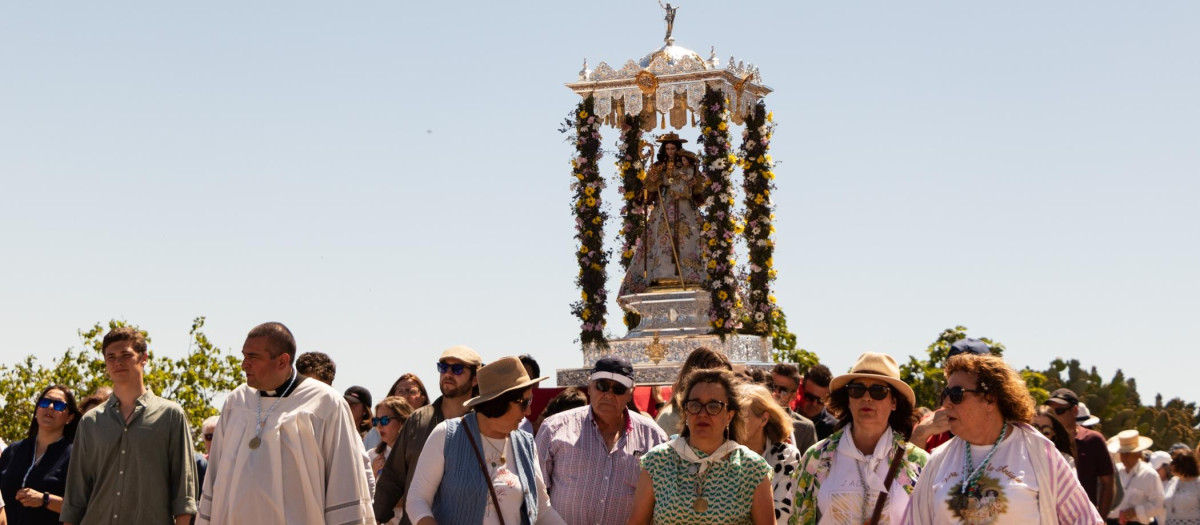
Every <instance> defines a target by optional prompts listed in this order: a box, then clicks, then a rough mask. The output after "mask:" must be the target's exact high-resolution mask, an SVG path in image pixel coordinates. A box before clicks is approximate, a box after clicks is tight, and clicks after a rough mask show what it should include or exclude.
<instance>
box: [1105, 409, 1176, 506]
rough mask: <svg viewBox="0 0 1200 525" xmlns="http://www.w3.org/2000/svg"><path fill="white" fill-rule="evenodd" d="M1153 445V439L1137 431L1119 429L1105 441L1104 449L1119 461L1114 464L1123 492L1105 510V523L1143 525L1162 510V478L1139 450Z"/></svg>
mask: <svg viewBox="0 0 1200 525" xmlns="http://www.w3.org/2000/svg"><path fill="white" fill-rule="evenodd" d="M1153 444H1154V440H1153V439H1150V438H1148V437H1146V436H1143V435H1140V434H1138V431H1137V430H1122V431H1121V432H1119V433H1118V434H1117V435H1115V436H1113V437H1112V438H1111V439H1109V440H1108V451H1109V452H1111V453H1113V454H1116V455H1117V458H1118V459H1120V460H1121V461H1120V463H1118V464H1117V483H1120V484H1121V488H1122V489H1124V490H1123V491H1122V492H1124V493H1125V496H1124V497H1123V498H1121V501H1120V502H1118V503H1117V504H1116V505H1115V506H1114V507H1113V509H1112V510H1111V511H1109V513H1108V522H1109V523H1120V524H1121V525H1129V524H1139V523H1141V524H1146V523H1150V518H1151V517H1153V516H1157V515H1159V513H1161V512H1162V510H1163V485H1162V479H1161V478H1159V477H1158V472H1155V471H1154V468H1152V467H1151V466H1150V464H1148V463H1146V462H1145V461H1142V451H1143V450H1147V449H1149V448H1150V445H1153Z"/></svg>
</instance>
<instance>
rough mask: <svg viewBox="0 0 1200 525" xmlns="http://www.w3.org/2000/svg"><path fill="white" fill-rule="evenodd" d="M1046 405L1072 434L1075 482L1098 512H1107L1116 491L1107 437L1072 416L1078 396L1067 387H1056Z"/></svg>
mask: <svg viewBox="0 0 1200 525" xmlns="http://www.w3.org/2000/svg"><path fill="white" fill-rule="evenodd" d="M1046 405H1047V406H1049V407H1050V408H1051V409H1053V412H1054V417H1055V418H1056V419H1058V421H1059V422H1060V423H1062V424H1063V426H1064V427H1066V429H1067V434H1068V435H1072V436H1075V450H1076V456H1077V457H1076V458H1075V472H1076V474H1077V475H1078V476H1079V484H1080V485H1083V490H1084V492H1087V495H1088V499H1090V500H1092V505H1095V506H1096V510H1098V511H1099V512H1100V515H1101V516H1107V515H1108V511H1109V508H1111V507H1112V504H1113V495H1114V494H1115V493H1116V490H1117V486H1116V481H1115V480H1116V477H1115V476H1113V472H1115V470H1114V468H1115V466H1114V465H1113V460H1112V456H1110V455H1109V453H1108V441H1106V440H1105V439H1104V435H1103V434H1101V433H1099V432H1096V431H1095V430H1091V429H1088V428H1084V427H1081V426H1079V425H1078V424H1077V422H1076V420H1075V417H1076V415H1078V414H1079V396H1077V395H1075V392H1074V391H1072V390H1071V389H1069V388H1060V389H1058V390H1055V391H1054V392H1053V393H1051V394H1050V399H1049V400H1048V401H1046Z"/></svg>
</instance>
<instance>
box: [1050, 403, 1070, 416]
mask: <svg viewBox="0 0 1200 525" xmlns="http://www.w3.org/2000/svg"><path fill="white" fill-rule="evenodd" d="M1050 408H1052V409H1054V413H1055V414H1058V415H1060V416H1061V415H1063V414H1066V413H1067V411H1068V410H1071V405H1067V406H1065V407H1050Z"/></svg>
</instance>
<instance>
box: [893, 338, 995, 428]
mask: <svg viewBox="0 0 1200 525" xmlns="http://www.w3.org/2000/svg"><path fill="white" fill-rule="evenodd" d="M966 338H967V327H965V326H955V327H954V328H947V329H945V330H942V333H941V335H938V338H937V339H936V340H934V341H933V342H932V343H930V344H929V346H928V347H926V348H925V353H926V354H928V355H929V358H928V359H924V360H921V359H917V358H916V357H913V356H909V358H908V362H907V363H904V364H902V365H900V380H902V381H904V382H905V383H908V385H909V386H911V387H912V389H913V392H915V393H916V395H917V406H926V407H930V408H937V407H938V405H939V404H940V399H941V396H940V394H941V392H942V388H943V387H945V386H946V374H945V373H943V372H942V366H943V365H944V364H945V363H946V355H947V354H949V353H950V345H952V344H954V343H955V342H956V341H959V340H961V339H966ZM979 340H980V341H983V342H984V343H986V344H987V345H988V348H990V349H991V351H992V354H993V355H997V356H1001V355H1003V354H1004V345H1003V344H1000V343H996V342H993V341H992V340H991V339H988V338H986V337H981V338H979Z"/></svg>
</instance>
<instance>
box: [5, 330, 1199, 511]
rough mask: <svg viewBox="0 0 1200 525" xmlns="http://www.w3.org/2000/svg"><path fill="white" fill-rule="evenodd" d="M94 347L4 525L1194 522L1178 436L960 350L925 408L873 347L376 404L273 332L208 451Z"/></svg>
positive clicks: (470, 386)
mask: <svg viewBox="0 0 1200 525" xmlns="http://www.w3.org/2000/svg"><path fill="white" fill-rule="evenodd" d="M102 347H103V355H104V364H105V370H106V373H107V375H108V377H109V379H110V380H111V382H112V386H111V388H104V389H101V390H100V391H97V392H93V393H89V395H87V396H86V397H82V398H81V399H80V400H79V402H78V403H77V402H76V395H75V393H74V392H72V389H71V388H70V387H68V386H64V385H45V386H44V388H42V390H41V393H40V395H39V396H38V397H37V398H36V399H33V400H30V401H31V402H33V403H35V404H36V410H35V414H34V416H33V418H32V420H31V421H30V424H29V431H28V434H27V435H26V438H25V439H22V440H20V441H17V442H15V443H12V444H11V445H10V446H8V447H6V448H4V446H3V444H2V443H0V449H2V450H3V452H2V453H0V498H2V499H0V525H8V524H12V525H24V524H58V523H66V524H82V525H91V524H101V523H103V524H139V525H140V524H155V525H157V524H168V523H175V524H179V525H183V524H190V523H201V524H210V523H211V524H249V525H275V524H278V525H293V524H314V525H316V524H344V525H349V524H374V523H381V524H383V523H387V524H416V525H431V524H437V523H441V524H450V525H458V524H469V525H475V524H485V525H517V524H528V525H532V524H569V525H583V524H601V525H606V524H616V525H623V524H650V523H654V524H755V525H765V524H785V523H790V524H806V525H808V524H812V525H815V524H833V525H850V524H854V525H862V524H868V525H880V524H921V525H925V524H930V525H943V524H946V525H948V524H957V523H965V524H971V525H1007V524H1018V523H1020V524H1027V523H1035V524H1037V523H1040V524H1103V523H1108V524H1119V525H1138V524H1143V525H1146V524H1152V523H1153V524H1158V525H1200V481H1198V478H1200V472H1198V465H1197V453H1196V452H1195V451H1193V450H1192V449H1191V448H1190V447H1189V446H1188V444H1183V443H1178V444H1173V445H1171V446H1169V447H1165V449H1163V450H1156V451H1153V452H1152V449H1154V448H1155V447H1154V443H1152V442H1151V440H1150V439H1149V438H1147V437H1145V436H1141V435H1139V433H1138V431H1137V430H1136V429H1127V430H1123V431H1121V432H1118V433H1116V434H1115V435H1112V436H1110V437H1108V438H1107V439H1106V438H1105V436H1103V435H1102V434H1100V433H1099V432H1096V431H1095V430H1091V429H1090V428H1089V427H1091V426H1094V425H1095V424H1096V423H1098V419H1097V418H1095V417H1094V416H1091V415H1090V414H1089V413H1088V408H1087V405H1086V404H1085V403H1082V402H1081V400H1080V399H1079V397H1078V396H1077V395H1076V393H1075V392H1072V391H1071V390H1068V389H1059V390H1057V391H1055V392H1053V393H1052V394H1051V396H1050V398H1049V401H1047V402H1046V403H1045V404H1041V405H1038V404H1037V403H1035V401H1034V399H1033V397H1032V396H1031V395H1030V393H1029V391H1028V389H1027V388H1026V386H1025V384H1024V382H1023V381H1022V380H1021V378H1020V376H1019V375H1018V374H1017V373H1016V372H1015V371H1014V370H1013V369H1012V367H1010V366H1008V365H1007V364H1006V363H1005V362H1004V360H1003V359H1002V358H1000V357H998V356H994V355H992V354H991V353H990V351H989V348H988V346H987V345H986V344H985V343H983V342H981V341H977V340H974V339H963V340H960V341H958V342H956V343H954V344H953V345H952V347H951V351H950V354H949V356H948V359H947V360H946V362H945V367H944V370H943V372H944V374H945V385H944V388H943V389H942V391H941V397H940V404H939V406H938V408H937V409H936V410H930V409H927V408H924V407H917V403H916V398H915V394H914V392H913V389H912V388H911V387H910V386H909V385H908V384H906V383H905V382H903V381H902V380H901V379H900V370H899V367H898V365H897V363H896V360H895V359H894V358H893V357H892V356H890V355H887V354H880V353H870V352H869V353H865V354H863V355H861V356H860V357H859V358H858V360H857V361H856V362H855V364H854V366H853V367H852V368H851V370H850V371H849V372H847V373H844V374H840V375H836V376H835V375H833V374H832V373H831V372H830V370H829V369H828V368H827V367H825V366H823V365H819V364H818V365H815V366H812V367H809V368H808V369H807V370H804V371H803V373H802V371H801V370H799V369H798V368H797V367H796V366H794V365H791V364H778V365H775V366H774V367H773V368H769V369H759V368H754V367H743V366H734V365H733V364H732V363H731V362H730V360H729V359H728V358H727V357H726V356H725V355H724V354H722V353H721V352H718V351H714V350H712V349H709V348H703V347H700V348H696V349H695V350H694V351H692V352H691V354H690V355H689V356H688V357H687V359H686V361H685V362H684V363H683V365H682V366H681V368H680V370H679V374H678V377H677V378H676V381H675V383H674V384H673V385H671V386H670V387H658V386H653V387H646V386H639V385H637V383H636V380H635V378H636V376H637V374H636V369H635V367H634V365H633V364H632V363H631V362H630V360H629V359H628V358H626V357H624V356H620V355H610V356H606V357H604V358H601V359H599V360H598V361H597V362H596V363H595V365H594V367H593V368H592V370H591V371H590V374H589V376H588V381H587V385H585V386H581V387H579V388H565V389H561V390H560V391H558V393H557V395H555V396H554V397H553V398H551V399H549V401H548V402H547V403H546V404H545V406H544V407H540V408H541V410H537V411H536V412H537V413H536V415H535V406H534V405H535V403H534V394H535V392H546V390H544V389H539V388H538V384H539V383H540V382H542V381H544V380H545V379H547V377H545V376H542V375H541V370H540V367H539V365H538V363H537V361H536V360H535V359H534V358H533V357H531V356H528V355H522V356H509V357H496V358H494V359H490V360H487V362H486V363H485V360H484V359H483V358H482V357H481V356H480V355H479V354H478V353H477V352H476V351H475V350H473V349H471V348H468V347H466V346H455V347H451V348H448V349H446V350H445V351H444V352H442V354H441V357H440V358H439V359H438V361H437V362H436V363H430V364H427V365H423V366H436V369H437V372H438V374H439V376H438V385H437V387H438V393H439V394H440V395H439V396H438V397H436V398H434V399H431V398H430V395H429V391H428V390H427V389H426V387H425V385H424V384H423V383H422V382H421V380H420V379H419V378H418V377H417V376H416V375H415V374H413V373H411V372H409V373H404V374H402V375H400V377H399V378H398V379H396V381H395V382H394V383H393V385H392V387H391V388H390V389H389V390H388V392H387V395H386V396H384V397H383V399H382V400H380V401H379V402H378V403H374V399H375V398H374V397H373V396H372V394H371V392H370V391H369V390H367V389H366V388H363V387H361V386H352V387H350V388H348V389H346V390H345V391H344V392H338V391H336V390H334V388H333V387H332V386H331V385H332V384H333V381H334V377H335V375H336V365H335V364H334V362H333V360H332V359H331V358H330V357H329V356H328V355H326V354H323V353H320V352H308V353H303V354H299V355H298V354H297V345H296V341H295V338H294V337H293V335H292V333H291V331H290V330H289V329H288V328H287V327H286V326H284V325H283V324H280V323H264V324H261V325H259V326H256V327H254V328H253V329H251V330H250V331H249V333H248V334H247V336H246V340H245V343H244V344H243V346H242V370H243V371H244V372H245V376H246V383H245V384H243V385H241V386H239V387H237V388H236V389H235V390H234V391H233V392H231V393H230V394H229V396H228V397H227V398H226V400H225V403H224V405H223V407H222V408H221V412H220V415H219V416H214V417H212V418H209V419H208V420H206V421H204V423H203V424H202V426H201V429H200V432H199V434H198V436H199V437H200V438H201V439H202V440H203V442H204V446H203V450H205V453H203V454H201V453H198V452H196V450H197V449H196V447H195V446H194V445H193V440H194V439H195V438H196V437H197V435H196V434H193V429H191V428H189V424H188V421H187V417H186V414H185V413H184V411H183V410H182V409H181V408H180V406H179V405H178V404H177V403H175V402H173V401H171V400H168V399H163V398H160V397H158V396H157V395H155V393H154V392H150V391H148V390H147V388H146V386H145V383H144V372H145V365H146V362H147V359H148V351H147V345H146V340H145V338H144V336H143V335H142V334H141V333H140V332H138V331H137V330H135V329H132V328H116V329H113V330H112V331H110V332H109V333H108V334H106V335H105V337H104V339H103V343H102ZM195 372H196V373H203V371H195ZM639 389H641V390H639ZM635 392H636V393H638V394H639V396H638V401H640V403H641V404H639V402H635ZM542 395H545V396H547V397H548V396H549V394H546V393H544V394H542ZM541 400H543V401H544V400H545V397H542V398H541ZM538 404H539V405H540V402H539V403H538ZM1160 445H1161V444H1160ZM1160 448H1163V447H1160Z"/></svg>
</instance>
